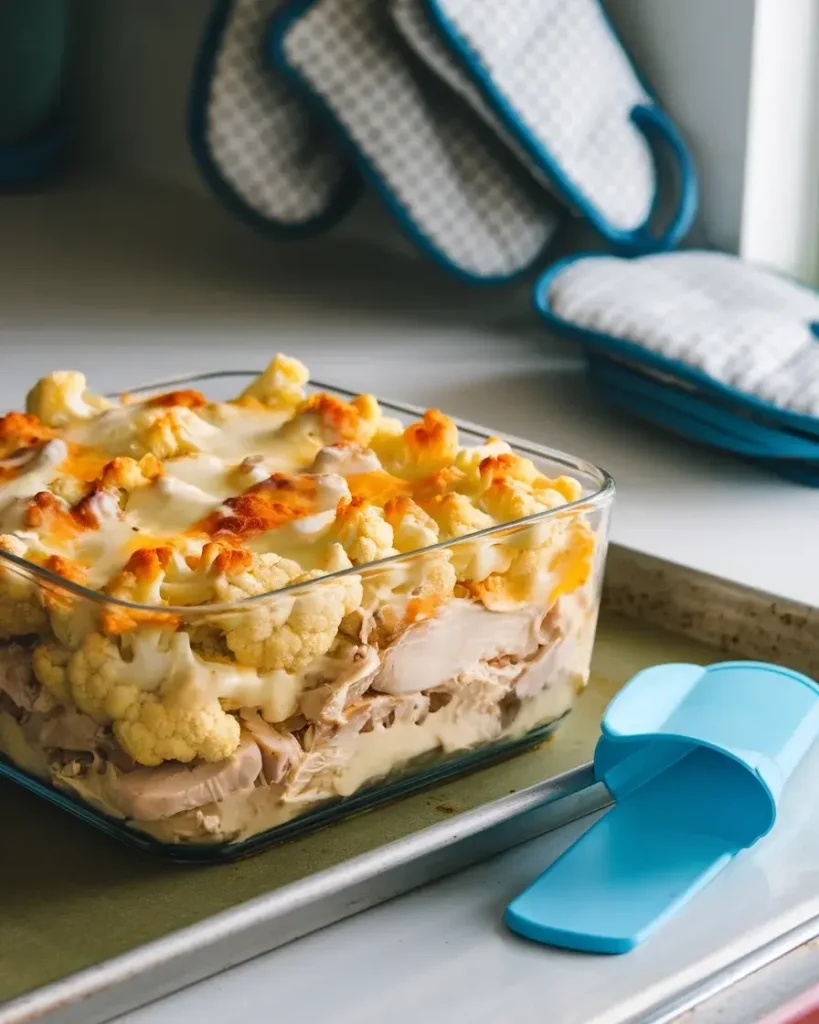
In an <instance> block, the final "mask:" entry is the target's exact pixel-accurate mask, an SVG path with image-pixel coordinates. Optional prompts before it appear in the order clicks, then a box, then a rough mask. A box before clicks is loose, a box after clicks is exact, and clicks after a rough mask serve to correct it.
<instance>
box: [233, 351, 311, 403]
mask: <svg viewBox="0 0 819 1024" xmlns="http://www.w3.org/2000/svg"><path fill="white" fill-rule="evenodd" d="M309 379H310V374H309V371H308V369H307V367H306V366H305V365H304V364H303V363H300V362H299V361H298V359H292V358H290V357H289V356H283V355H281V354H278V355H276V356H274V358H273V359H272V361H271V362H270V365H269V366H268V367H267V369H266V370H265V371H264V373H262V374H260V375H259V376H258V377H257V378H256V380H254V381H253V383H252V384H250V385H249V386H248V387H246V388H245V390H244V391H243V392H242V393H241V395H240V396H239V399H238V401H239V402H240V403H241V402H242V400H247V399H255V400H256V401H259V402H262V403H263V404H264V405H268V406H270V407H271V408H274V409H294V408H295V407H296V406H297V405H298V404H299V403H300V402H302V401H303V400H304V389H305V387H306V385H307V382H308V381H309Z"/></svg>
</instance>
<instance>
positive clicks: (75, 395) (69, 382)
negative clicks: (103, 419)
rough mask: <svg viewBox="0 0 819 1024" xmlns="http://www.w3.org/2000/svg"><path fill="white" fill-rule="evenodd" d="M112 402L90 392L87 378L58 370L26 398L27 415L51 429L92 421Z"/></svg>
mask: <svg viewBox="0 0 819 1024" xmlns="http://www.w3.org/2000/svg"><path fill="white" fill-rule="evenodd" d="M111 404H112V403H111V402H109V400H108V399H107V398H103V397H102V396H101V395H95V394H93V392H91V391H89V390H88V385H87V381H86V379H85V375H84V374H82V373H78V372H77V371H76V370H57V371H56V372H55V373H50V374H49V375H48V376H47V377H43V379H42V380H39V381H38V382H37V383H36V384H35V385H34V387H33V388H32V389H31V391H29V393H28V395H27V396H26V412H27V413H29V414H30V415H32V416H36V417H37V418H38V419H40V420H41V421H42V422H43V423H45V424H46V426H48V427H64V426H67V425H68V424H69V423H71V421H72V420H89V419H91V418H92V417H94V416H96V415H98V414H99V413H101V412H103V411H104V410H105V409H110V408H111Z"/></svg>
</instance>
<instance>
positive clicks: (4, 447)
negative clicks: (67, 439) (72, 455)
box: [0, 412, 68, 459]
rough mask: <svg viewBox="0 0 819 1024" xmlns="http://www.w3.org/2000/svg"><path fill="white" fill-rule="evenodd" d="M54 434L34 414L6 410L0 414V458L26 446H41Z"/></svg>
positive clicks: (13, 453)
mask: <svg viewBox="0 0 819 1024" xmlns="http://www.w3.org/2000/svg"><path fill="white" fill-rule="evenodd" d="M54 436H55V433H54V431H53V430H52V429H51V428H50V427H48V426H46V424H45V423H43V422H42V420H40V419H38V418H37V417H36V416H33V415H31V414H27V413H23V412H7V413H6V414H5V416H0V458H3V459H5V458H7V457H8V456H10V455H15V454H16V453H18V452H21V451H22V450H23V449H26V448H38V447H41V446H42V445H43V444H45V442H46V441H50V440H52V439H53V438H54ZM61 443H62V442H61ZM65 451H66V452H67V451H68V449H67V448H66V449H65Z"/></svg>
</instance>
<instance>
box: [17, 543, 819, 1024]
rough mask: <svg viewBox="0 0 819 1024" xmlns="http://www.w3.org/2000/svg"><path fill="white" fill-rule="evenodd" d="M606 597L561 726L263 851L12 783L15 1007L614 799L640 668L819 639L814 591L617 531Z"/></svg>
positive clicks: (782, 654) (816, 653)
mask: <svg viewBox="0 0 819 1024" xmlns="http://www.w3.org/2000/svg"><path fill="white" fill-rule="evenodd" d="M605 605H606V611H605V612H604V615H603V617H602V619H601V627H600V631H599V635H598V642H597V645H596V648H595V660H594V666H593V676H592V684H591V685H590V687H589V689H588V690H587V691H586V693H585V694H584V695H583V697H582V698H581V701H580V702H579V705H578V708H577V710H576V712H575V713H573V714H572V715H571V716H570V718H569V719H568V721H567V722H566V723H565V725H564V726H563V727H562V728H561V729H560V730H559V731H558V733H557V735H556V737H555V738H554V739H553V740H551V741H550V742H549V743H547V744H545V745H544V746H543V747H541V748H539V749H538V750H535V751H532V752H530V753H528V754H524V755H521V756H520V757H517V758H515V759H514V760H512V761H509V762H506V763H504V764H501V765H497V766H495V767H492V768H489V769H485V770H483V771H481V772H478V773H476V774H474V775H472V776H470V777H469V778H466V779H462V780H459V781H456V782H450V783H447V784H445V785H441V786H439V787H437V788H435V789H434V790H431V791H429V792H426V793H422V794H417V795H415V796H413V797H410V798H407V799H405V800H402V801H400V802H397V803H396V804H393V805H391V806H390V807H386V808H382V809H380V810H378V811H376V812H373V813H371V814H365V815H361V816H359V817H357V818H354V819H350V820H348V821H345V822H341V823H339V824H337V825H334V826H331V827H329V828H326V829H324V830H322V831H320V832H317V833H315V834H313V835H311V836H307V837H305V838H303V839H301V840H298V841H294V842H292V843H288V844H286V845H284V846H281V847H279V848H277V849H273V850H270V851H267V852H266V853H263V854H260V855H259V856H257V857H254V858H252V859H249V860H245V861H240V862H238V863H235V864H225V865H220V866H217V867H206V868H199V867H181V866H179V865H172V864H164V863H158V862H155V861H153V860H149V859H148V858H146V857H144V856H142V855H139V854H136V853H133V852H131V851H129V850H126V849H122V848H120V847H119V846H116V845H114V844H113V843H111V842H110V841H109V840H106V839H105V838H104V837H102V836H99V835H97V834H96V833H94V832H92V831H91V830H89V829H87V828H85V827H84V826H83V825H82V824H81V823H79V822H76V821H74V820H72V819H70V818H69V817H68V816H66V815H64V814H62V813H60V812H59V811H58V810H56V809H55V808H51V807H47V806H45V805H43V804H42V803H40V802H39V801H37V800H35V799H34V798H33V797H31V796H30V795H29V794H27V793H25V792H23V791H21V790H18V789H16V788H15V787H12V786H10V785H3V786H0V821H3V822H4V823H6V824H5V826H4V831H3V842H2V845H1V846H0V879H2V881H0V999H5V1000H7V1001H6V1002H5V1003H3V1004H0V1021H3V1022H5V1024H14V1022H19V1021H32V1020H42V1019H45V1018H47V1019H49V1020H54V1021H57V1020H59V1021H64V1022H73V1021H76V1022H79V1021H82V1022H85V1024H93V1022H95V1021H102V1020H105V1019H108V1018H110V1017H111V1016H113V1015H114V1014H116V1013H121V1012H123V1011H125V1010H127V1009H131V1008H133V1007H135V1006H138V1005H141V1004H142V1003H144V1002H146V1001H149V1000H151V999H154V998H157V997H158V996H159V995H161V994H165V993H168V992H171V991H174V990H176V989H178V988H181V987H183V986H184V985H187V984H190V983H192V982H194V981H196V980H199V979H201V978H203V977H206V976H208V975H210V974H213V973H215V972H217V971H219V970H222V969H224V968H226V967H229V966H232V965H234V964H237V963H240V962H242V961H244V960H246V959H249V958H250V957H252V956H255V955H257V954H259V953H261V952H264V951H266V950H270V949H274V948H276V947H277V946H281V945H283V944H284V943H286V942H289V941H291V940H292V939H294V938H297V937H299V936H302V935H305V934H307V933H308V932H310V931H313V930H315V929H317V928H320V927H323V926H324V925H327V924H329V923H331V922H333V921H338V920H341V919H342V918H344V917H348V916H350V915H351V914H354V913H357V912H358V911H360V910H363V909H365V908H367V907H370V906H373V905H375V904H377V903H379V902H382V901H384V900H386V899H389V898H390V897H392V896H395V895H398V894H399V893H402V892H406V891H408V890H410V889H412V888H414V887H416V886H418V885H421V884H423V883H425V882H428V881H431V880H433V879H435V878H438V877H441V876H443V875H445V874H447V873H449V872H451V871H454V870H457V869H460V868H462V867H465V866H466V865H468V864H472V863H475V862H477V861H478V860H481V859H482V858H485V857H487V856H489V855H491V854H493V853H496V852H499V851H501V850H504V849H507V848H509V847H511V846H513V845H515V844H517V843H520V842H522V841H524V840H526V839H529V838H532V837H534V836H536V835H539V834H541V833H543V832H546V831H548V830H549V829H552V828H555V827H556V826H558V825H560V824H562V823H564V822H566V821H568V820H570V819H573V818H577V817H579V816H582V815H583V814H586V813H589V812H591V811H593V810H595V809H598V808H600V807H602V806H604V804H605V802H606V796H605V793H604V792H603V791H602V790H601V789H600V788H599V787H596V786H595V785H594V784H593V776H592V773H591V769H590V767H589V766H588V764H587V762H588V758H589V756H590V754H591V752H592V750H593V746H594V742H595V740H596V737H597V728H598V722H599V717H600V713H601V711H602V709H603V707H604V706H605V704H606V703H607V702H608V700H609V699H610V698H611V696H613V694H614V693H615V692H616V691H617V689H618V688H619V687H620V686H621V685H622V683H623V682H625V681H626V680H627V679H628V678H629V677H630V676H631V675H632V674H633V673H634V672H635V671H637V670H639V669H640V668H643V667H645V666H647V665H649V664H654V663H656V662H658V661H661V660H670V659H675V660H677V659H679V660H697V661H702V662H708V661H709V660H716V659H717V658H718V657H720V656H721V655H720V653H719V652H721V651H732V652H733V653H736V654H739V655H743V656H746V657H766V658H774V657H776V658H777V659H778V660H780V661H785V662H787V663H789V664H792V665H793V666H794V667H796V668H800V669H802V670H803V671H812V670H815V668H816V665H815V662H816V661H817V658H818V657H819V645H817V644H816V642H815V641H816V638H817V637H819V613H817V612H816V611H814V610H813V609H809V608H802V607H799V606H795V605H791V604H787V603H783V602H778V601H776V600H775V599H774V598H771V597H768V596H766V595H761V594H755V593H753V592H750V591H747V590H743V589H741V588H734V587H731V586H729V585H728V584H725V583H724V582H722V581H719V580H714V579H712V578H710V577H705V576H702V575H700V574H697V573H692V572H690V571H687V570H682V569H680V568H679V567H675V566H673V565H670V564H669V563H665V562H661V561H658V560H655V559H650V558H646V557H645V556H640V555H635V554H633V553H631V552H627V551H624V550H623V549H618V548H616V547H615V548H613V549H612V551H611V554H610V560H609V571H608V576H607V589H606V598H605ZM625 616H629V617H625ZM664 627H670V629H672V630H674V631H675V632H674V633H671V632H668V631H667V629H665V628H664ZM811 639H813V641H814V642H813V644H811ZM544 779H545V780H546V781H540V780H544ZM9 823H13V827H11V826H10V824H9ZM55 839H58V844H55Z"/></svg>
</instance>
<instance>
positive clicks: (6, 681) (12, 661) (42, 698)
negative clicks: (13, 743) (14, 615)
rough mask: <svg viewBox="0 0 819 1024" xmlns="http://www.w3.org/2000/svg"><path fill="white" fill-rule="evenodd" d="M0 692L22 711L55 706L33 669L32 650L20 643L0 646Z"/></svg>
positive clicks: (44, 709)
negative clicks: (35, 676)
mask: <svg viewBox="0 0 819 1024" xmlns="http://www.w3.org/2000/svg"><path fill="white" fill-rule="evenodd" d="M0 693H5V694H6V695H7V696H8V697H9V699H10V700H11V702H12V704H14V705H15V707H17V708H19V709H20V711H48V710H50V709H51V708H53V707H54V701H53V700H52V699H51V696H50V695H49V694H48V693H46V692H45V691H43V689H42V687H41V686H40V684H39V683H38V682H37V680H36V679H35V678H34V673H33V672H32V670H31V651H29V650H26V648H24V647H20V646H19V644H9V645H8V646H6V647H0Z"/></svg>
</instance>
